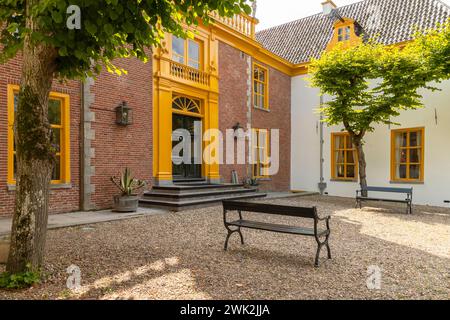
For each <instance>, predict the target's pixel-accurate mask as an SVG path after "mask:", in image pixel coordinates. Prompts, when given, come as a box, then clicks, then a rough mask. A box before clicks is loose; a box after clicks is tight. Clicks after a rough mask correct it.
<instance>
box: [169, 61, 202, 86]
mask: <svg viewBox="0 0 450 320" xmlns="http://www.w3.org/2000/svg"><path fill="white" fill-rule="evenodd" d="M170 75H171V76H173V77H176V78H179V79H183V80H188V81H192V82H196V83H199V84H201V85H204V86H209V75H208V74H207V73H206V72H203V71H200V70H197V69H195V68H191V67H189V66H186V65H184V64H181V63H178V62H175V61H170Z"/></svg>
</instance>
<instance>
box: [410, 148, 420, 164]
mask: <svg viewBox="0 0 450 320" xmlns="http://www.w3.org/2000/svg"><path fill="white" fill-rule="evenodd" d="M420 156H421V150H420V149H411V150H409V162H410V163H420V162H421V161H420V160H421V159H420Z"/></svg>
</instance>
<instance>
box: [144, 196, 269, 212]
mask: <svg viewBox="0 0 450 320" xmlns="http://www.w3.org/2000/svg"><path fill="white" fill-rule="evenodd" d="M265 196H266V194H258V195H246V196H242V195H241V196H238V197H230V198H229V199H227V200H244V199H258V198H263V197H265ZM222 201H223V199H220V200H217V201H215V200H214V199H212V200H211V199H210V200H208V201H207V202H203V203H196V204H186V205H184V204H183V203H179V204H178V205H173V204H167V203H166V204H165V203H163V202H161V201H157V202H151V201H148V202H144V201H141V202H140V203H139V206H140V207H143V208H157V209H166V210H170V211H175V212H179V211H185V210H191V209H198V208H207V207H213V206H217V205H220V204H221V203H222Z"/></svg>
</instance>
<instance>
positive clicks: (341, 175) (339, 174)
mask: <svg viewBox="0 0 450 320" xmlns="http://www.w3.org/2000/svg"><path fill="white" fill-rule="evenodd" d="M336 173H337V177H338V178H345V165H338V166H337V171H336Z"/></svg>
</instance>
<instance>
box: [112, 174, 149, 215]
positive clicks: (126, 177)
mask: <svg viewBox="0 0 450 320" xmlns="http://www.w3.org/2000/svg"><path fill="white" fill-rule="evenodd" d="M111 181H112V182H113V183H114V184H115V185H116V186H117V188H119V190H120V191H121V192H122V194H121V195H117V196H114V211H117V212H136V211H137V208H138V205H139V195H138V194H137V193H136V191H138V190H140V189H142V188H144V187H145V185H146V183H145V181H142V180H139V179H135V178H134V177H133V176H132V174H131V170H130V169H129V168H126V169H125V171H124V172H123V173H122V175H121V176H120V178H118V177H111Z"/></svg>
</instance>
